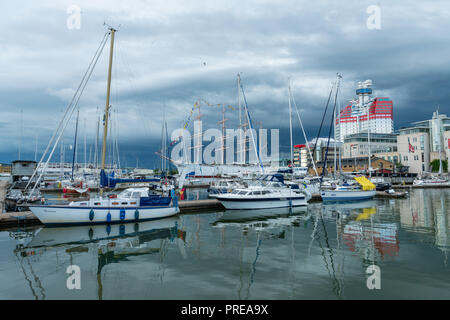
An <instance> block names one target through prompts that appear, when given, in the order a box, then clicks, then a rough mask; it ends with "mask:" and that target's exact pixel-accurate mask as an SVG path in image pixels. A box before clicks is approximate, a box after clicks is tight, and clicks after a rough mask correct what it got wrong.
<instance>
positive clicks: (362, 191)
mask: <svg viewBox="0 0 450 320" xmlns="http://www.w3.org/2000/svg"><path fill="white" fill-rule="evenodd" d="M354 179H355V180H356V181H357V182H358V185H349V184H344V185H340V186H337V187H336V188H335V189H333V190H322V191H321V192H320V195H321V197H322V200H323V201H360V200H369V199H372V198H373V197H374V196H375V194H376V187H375V185H374V184H373V183H372V182H370V181H369V180H367V179H366V178H365V177H363V176H362V177H355V178H354Z"/></svg>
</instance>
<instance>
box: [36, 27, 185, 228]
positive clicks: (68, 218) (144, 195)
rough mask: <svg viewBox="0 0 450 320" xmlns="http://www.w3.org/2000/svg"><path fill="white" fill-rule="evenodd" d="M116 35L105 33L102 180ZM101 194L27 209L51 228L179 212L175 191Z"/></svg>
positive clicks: (136, 189)
mask: <svg viewBox="0 0 450 320" xmlns="http://www.w3.org/2000/svg"><path fill="white" fill-rule="evenodd" d="M115 32H116V30H115V29H114V28H111V27H110V28H109V32H108V34H107V35H109V36H110V39H111V46H110V53H109V69H108V82H107V91H106V106H105V122H104V130H103V146H102V147H103V148H102V167H101V172H100V176H101V178H102V180H105V178H106V173H105V155H106V141H107V133H108V116H109V108H110V103H109V99H110V88H111V70H112V58H113V48H114V34H115ZM105 41H106V40H105ZM50 156H51V155H50ZM47 162H48V161H47ZM102 194H103V188H102V189H100V197H99V198H91V199H89V200H86V201H72V202H70V203H69V204H67V205H51V204H42V205H34V206H30V210H31V211H32V212H33V213H34V214H35V215H36V216H37V218H38V219H39V220H40V221H41V222H42V223H44V224H45V225H53V226H54V225H68V224H69V225H80V224H104V223H107V224H109V223H124V222H131V221H133V222H140V221H147V220H154V219H160V218H165V217H169V216H173V215H176V214H177V213H178V212H179V211H180V210H179V207H178V199H177V198H176V196H175V193H174V192H171V194H172V196H171V197H163V196H160V195H152V194H149V188H128V189H126V190H124V191H122V192H121V193H120V194H118V195H110V196H109V197H107V198H102V197H101V196H102Z"/></svg>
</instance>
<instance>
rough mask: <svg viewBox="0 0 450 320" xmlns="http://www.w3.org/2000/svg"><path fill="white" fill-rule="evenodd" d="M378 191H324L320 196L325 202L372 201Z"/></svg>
mask: <svg viewBox="0 0 450 320" xmlns="http://www.w3.org/2000/svg"><path fill="white" fill-rule="evenodd" d="M375 194H376V190H323V191H322V192H321V193H320V195H321V197H322V200H323V201H359V200H370V199H373V197H374V196H375Z"/></svg>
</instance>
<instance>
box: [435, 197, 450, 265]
mask: <svg viewBox="0 0 450 320" xmlns="http://www.w3.org/2000/svg"><path fill="white" fill-rule="evenodd" d="M433 203H434V204H436V203H435V202H433ZM433 209H434V210H433V211H434V221H435V244H436V246H437V247H438V248H439V249H440V250H442V251H443V252H444V254H445V263H447V252H448V251H449V249H450V237H449V232H448V229H449V225H448V211H449V210H447V211H446V210H445V199H444V194H443V192H441V194H440V196H439V204H438V205H436V206H435V207H434V208H433Z"/></svg>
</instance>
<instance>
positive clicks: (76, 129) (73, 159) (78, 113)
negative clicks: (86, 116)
mask: <svg viewBox="0 0 450 320" xmlns="http://www.w3.org/2000/svg"><path fill="white" fill-rule="evenodd" d="M79 116H80V110H78V111H77V123H76V126H75V141H74V142H73V157H72V181H73V170H74V168H75V158H76V156H77V134H78V117H79Z"/></svg>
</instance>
